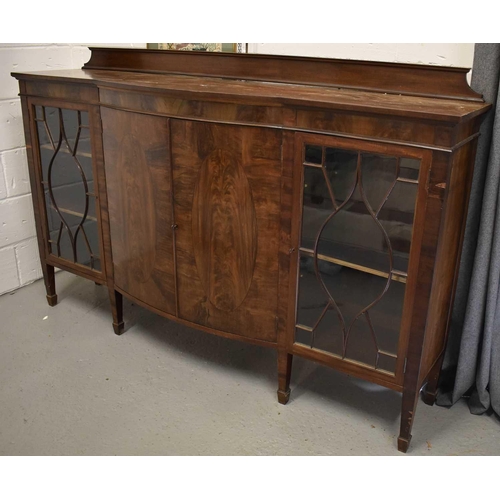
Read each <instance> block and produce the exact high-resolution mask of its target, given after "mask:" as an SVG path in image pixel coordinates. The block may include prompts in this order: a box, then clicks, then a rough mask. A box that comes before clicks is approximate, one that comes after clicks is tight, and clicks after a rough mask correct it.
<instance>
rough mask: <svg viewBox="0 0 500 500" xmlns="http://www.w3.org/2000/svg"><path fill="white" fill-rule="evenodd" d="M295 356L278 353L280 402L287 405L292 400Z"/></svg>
mask: <svg viewBox="0 0 500 500" xmlns="http://www.w3.org/2000/svg"><path fill="white" fill-rule="evenodd" d="M292 361H293V355H292V354H288V353H287V352H286V351H278V401H279V402H280V403H281V404H282V405H286V404H287V403H288V400H289V399H290V376H291V375H292Z"/></svg>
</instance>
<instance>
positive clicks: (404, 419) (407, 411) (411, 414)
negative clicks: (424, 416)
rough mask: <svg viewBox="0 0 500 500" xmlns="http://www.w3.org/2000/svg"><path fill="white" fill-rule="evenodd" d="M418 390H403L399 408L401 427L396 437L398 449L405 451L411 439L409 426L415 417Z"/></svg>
mask: <svg viewBox="0 0 500 500" xmlns="http://www.w3.org/2000/svg"><path fill="white" fill-rule="evenodd" d="M418 395H419V391H416V390H411V391H405V392H403V404H402V409H401V428H400V431H399V437H398V450H399V451H401V452H403V453H406V452H407V451H408V447H409V446H410V441H411V428H412V427H413V420H414V418H415V410H416V408H417V401H418Z"/></svg>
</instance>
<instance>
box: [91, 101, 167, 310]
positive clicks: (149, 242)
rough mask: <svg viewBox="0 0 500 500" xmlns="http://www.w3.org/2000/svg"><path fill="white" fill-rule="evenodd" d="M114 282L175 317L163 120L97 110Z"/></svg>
mask: <svg viewBox="0 0 500 500" xmlns="http://www.w3.org/2000/svg"><path fill="white" fill-rule="evenodd" d="M101 115H102V123H103V130H104V134H103V142H104V156H105V169H106V184H107V191H108V204H109V207H108V208H109V220H110V228H111V245H112V250H113V265H114V282H115V284H116V286H118V287H119V288H121V289H123V290H125V291H126V292H128V293H129V294H130V295H132V296H133V297H136V298H137V299H140V300H143V301H144V302H150V303H151V305H153V306H154V307H156V308H157V309H160V310H162V311H165V312H169V313H175V290H174V279H173V275H174V267H173V242H172V213H171V196H172V194H171V186H170V177H169V144H168V137H169V133H168V120H167V119H165V118H157V117H149V116H145V115H136V114H133V113H126V112H123V111H115V110H110V109H105V108H103V109H102V111H101Z"/></svg>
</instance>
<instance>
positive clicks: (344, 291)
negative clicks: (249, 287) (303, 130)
mask: <svg viewBox="0 0 500 500" xmlns="http://www.w3.org/2000/svg"><path fill="white" fill-rule="evenodd" d="M296 152H297V159H296V168H297V171H299V172H300V175H298V176H297V177H298V181H299V182H297V185H296V191H295V192H296V199H297V200H300V203H301V210H300V213H301V215H300V217H299V220H297V221H296V222H297V224H298V225H299V226H300V227H299V228H298V230H297V231H296V233H297V240H298V241H296V242H295V243H296V245H297V247H296V248H298V256H297V262H296V266H297V267H296V271H297V287H298V293H297V299H296V307H297V310H296V319H295V332H294V346H299V349H302V350H306V351H307V350H309V351H310V352H316V353H321V355H323V356H325V357H326V358H327V359H330V360H331V361H332V362H334V363H337V365H339V366H340V367H342V366H343V368H344V369H345V370H346V371H348V372H349V370H352V371H356V373H359V372H364V373H365V377H366V378H370V374H372V376H373V377H374V378H378V379H379V380H384V379H385V380H386V381H388V382H390V383H393V384H396V385H400V384H401V383H402V375H403V371H404V363H405V355H406V354H405V353H406V346H407V340H408V335H409V331H408V330H409V318H410V314H409V312H410V311H411V307H412V300H413V296H414V289H415V285H416V276H414V275H413V273H412V272H411V269H412V262H413V261H416V260H418V251H419V248H418V246H419V242H418V241H417V242H415V241H414V235H415V231H414V226H415V224H414V223H415V220H416V219H415V217H416V214H417V212H418V202H417V200H418V199H419V192H420V193H422V191H424V194H425V186H423V185H422V183H421V182H420V180H421V179H422V177H423V176H422V175H421V174H422V172H423V171H426V169H427V167H428V155H427V154H426V152H423V151H422V150H419V149H416V148H405V147H399V146H392V145H383V144H376V143H370V142H367V141H356V140H348V139H340V138H333V137H322V136H317V135H313V134H298V136H297V142H296ZM424 197H425V196H424ZM420 199H421V197H420ZM417 240H418V238H417Z"/></svg>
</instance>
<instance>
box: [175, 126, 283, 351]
mask: <svg viewBox="0 0 500 500" xmlns="http://www.w3.org/2000/svg"><path fill="white" fill-rule="evenodd" d="M171 132H172V168H173V178H174V181H173V183H174V186H173V188H174V201H175V203H174V207H175V208H174V210H175V224H176V225H177V226H178V227H177V230H176V245H177V278H178V284H179V315H180V317H182V318H184V319H186V320H189V321H192V322H194V323H197V324H200V325H205V326H209V327H212V328H215V329H218V330H222V331H225V332H232V333H237V334H239V335H243V336H246V337H253V338H258V339H262V340H267V341H271V342H276V311H277V297H278V291H277V285H278V248H279V227H280V173H281V132H280V131H275V130H265V129H259V128H254V127H236V126H222V125H211V124H205V123H193V122H188V121H182V120H172V128H171ZM221 151H224V152H225V153H223V154H221V153H220V152H221ZM214 152H215V153H214ZM216 158H217V161H214V159H216ZM224 158H226V159H230V161H225V160H224ZM221 164H222V165H239V167H234V166H231V167H228V168H229V170H228V173H229V176H228V178H231V179H232V182H231V183H228V184H227V186H230V189H231V190H232V189H234V184H236V185H237V186H238V187H237V188H236V189H235V191H234V194H236V193H240V194H239V195H238V196H239V197H240V199H239V200H238V202H237V201H236V199H233V198H232V196H233V194H230V195H229V196H230V200H231V201H230V202H229V203H226V202H224V201H223V200H222V199H221V198H220V195H219V194H217V193H215V194H214V193H213V192H207V191H206V192H204V193H203V194H202V193H201V192H200V190H199V188H198V191H197V187H196V186H197V185H198V186H199V187H200V182H201V185H202V186H203V185H205V186H207V189H208V187H209V186H210V189H213V188H212V186H213V182H214V181H216V179H217V176H216V175H213V176H210V175H209V174H210V173H216V172H217V170H218V168H219V166H220V165H221ZM203 170H205V172H206V173H205V174H203ZM245 178H246V179H248V180H244V179H245ZM247 183H248V185H247ZM196 193H198V194H196ZM227 194H228V193H224V196H226V195H227ZM250 197H251V198H250ZM240 203H241V207H238V208H237V207H236V204H240ZM201 204H203V206H202V205H201ZM252 206H253V208H252ZM227 209H229V210H235V212H233V213H229V212H226V213H223V212H222V211H224V210H227ZM202 210H205V213H204V214H202ZM253 212H254V213H253ZM193 214H194V215H199V216H202V217H203V218H204V219H205V221H208V222H193V221H194V219H193ZM238 214H239V215H238ZM238 217H241V222H244V223H245V224H247V225H249V227H239V228H238ZM214 221H217V225H215V226H214ZM254 221H255V222H254ZM200 228H204V229H203V230H200ZM209 228H211V229H209ZM224 238H228V240H229V241H230V245H228V242H224V241H223V239H224ZM208 239H210V242H208V241H207V240H208ZM200 244H203V245H204V246H203V247H202V248H199V249H198V248H196V246H197V245H200ZM232 245H236V246H237V252H235V250H236V248H235V249H232V248H230V246H232ZM247 245H249V246H248V247H247ZM253 245H256V249H255V250H253V249H252V248H253ZM210 249H212V250H210ZM214 249H216V251H217V255H216V256H215V255H214V256H210V255H205V256H203V255H202V252H207V253H209V252H211V251H214ZM196 255H198V257H196ZM215 257H217V259H221V261H220V262H218V263H216V262H215V260H214V258H215ZM224 266H227V267H224ZM250 276H251V278H250ZM219 278H220V279H222V282H223V283H225V284H226V285H227V286H229V288H230V290H232V291H235V292H236V293H237V299H234V298H233V299H230V298H229V297H228V295H227V294H222V295H220V298H215V299H214V298H213V295H214V294H215V295H216V296H217V294H219V293H221V292H219V290H220V288H219V285H217V284H216V282H217V281H218V280H219ZM210 280H212V283H213V284H214V285H215V287H216V288H215V289H214V290H212V288H211V286H212V285H210V286H207V283H209V282H210ZM214 280H216V281H214ZM249 281H250V285H249V286H248V283H249ZM247 289H248V292H246V290H247ZM211 295H212V300H213V301H214V302H215V304H214V303H213V302H212V301H211V300H210V296H211ZM242 298H244V300H243V302H241V304H240V305H239V306H237V303H238V302H240V301H241V299H242ZM221 306H222V309H221V308H220V307H221Z"/></svg>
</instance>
